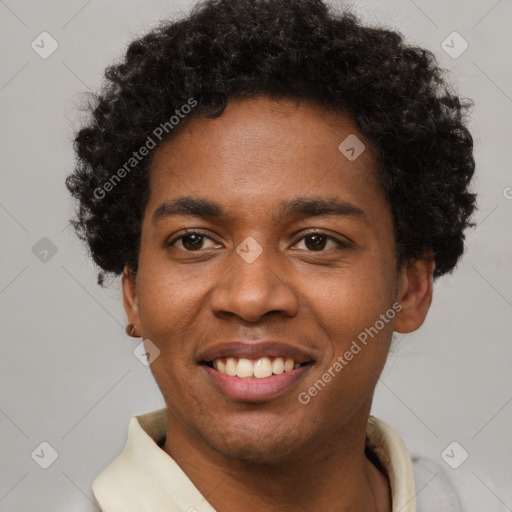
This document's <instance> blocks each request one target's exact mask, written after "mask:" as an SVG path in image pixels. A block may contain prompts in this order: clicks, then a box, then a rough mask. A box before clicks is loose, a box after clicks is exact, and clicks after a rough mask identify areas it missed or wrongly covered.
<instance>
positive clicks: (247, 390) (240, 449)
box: [125, 97, 398, 461]
mask: <svg viewBox="0 0 512 512" xmlns="http://www.w3.org/2000/svg"><path fill="white" fill-rule="evenodd" d="M189 121H190V122H188V123H187V124H186V125H184V126H183V131H181V132H179V133H178V134H177V135H176V136H175V138H173V139H172V140H170V141H168V142H166V143H164V144H162V145H161V146H160V147H159V148H157V149H156V150H155V155H154V160H153V162H152V166H151V175H150V198H149V202H148V205H147V208H146V210H145V215H144V219H143V226H142V239H141V250H140V260H139V268H138V274H137V279H136V288H135V292H134V293H135V295H134V304H133V305H132V306H133V307H132V309H131V310H130V313H129V317H130V320H131V321H132V323H135V324H136V325H137V327H138V330H139V331H140V332H141V334H142V337H143V338H144V339H149V340H151V342H152V343H154V344H155V345H156V346H157V347H158V349H159V350H160V355H159V356H158V357H157V358H156V359H155V360H154V362H153V363H152V365H151V369H152V372H153V374H154V377H155V379H156V381H157V383H158V386H159V387H160V389H161V391H162V393H163V396H164V398H165V401H166V404H167V406H168V412H169V421H170V422H171V423H172V424H174V425H176V428H182V429H185V430H186V431H187V432H188V434H189V435H191V436H192V438H196V439H200V440H201V442H203V441H204V442H206V443H207V445H208V446H209V447H211V448H213V449H215V450H216V451H218V452H220V453H221V454H223V455H226V456H229V457H236V458H245V459H246V460H253V461H277V460H286V459H288V460H292V459H293V457H295V456H297V454H298V453H301V454H302V455H305V454H307V453H308V452H309V453H315V452H314V451H315V449H317V448H318V447H320V446H324V445H325V443H326V439H330V438H332V437H333V436H334V435H335V433H336V432H339V430H340V428H342V427H343V426H344V425H345V426H346V425H347V424H348V423H349V422H350V421H354V418H366V416H365V414H366V415H367V413H368V411H369V407H370V404H371V399H372V395H373V391H374V387H375V384H376V381H377V379H378V376H379V374H380V372H381V370H382V367H383V365H384V363H385V360H386V357H387V353H388V349H389V344H390V339H391V335H392V331H393V320H389V321H387V322H382V321H381V322H379V323H378V324H377V325H378V326H379V327H380V326H381V324H384V326H383V327H382V328H380V329H378V333H377V334H374V335H373V337H370V336H368V342H367V345H362V344H361V343H360V342H359V343H358V344H359V345H360V347H361V350H360V351H359V352H358V353H357V354H355V355H354V356H353V358H352V360H350V361H348V362H347V361H346V357H345V353H346V352H347V351H348V350H349V349H350V347H351V346H352V343H353V342H354V341H355V340H357V339H358V335H360V333H362V332H363V331H364V330H365V329H367V328H370V327H374V326H375V324H376V322H377V321H378V320H379V319H380V318H382V317H381V316H380V315H383V314H385V313H386V311H388V310H389V309H390V308H391V307H392V305H393V303H394V302H395V301H396V298H397V283H398V278H397V275H396V272H395V267H396V256H395V249H394V237H393V224H392V217H391V212H390V208H389V205H388V204H387V202H386V199H385V197H384V194H383V192H382V191H381V189H380V187H379V185H378V181H377V176H376V164H375V161H374V158H373V155H372V153H371V150H370V148H369V146H368V145H366V150H365V151H363V153H362V154H360V156H358V157H357V158H356V159H355V160H352V161H351V160H350V159H349V158H347V155H348V156H350V157H352V151H350V148H348V151H346V150H345V151H344V152H342V151H341V150H340V149H338V146H339V145H340V143H341V142H342V141H344V140H345V139H346V138H347V137H348V136H353V135H356V136H357V137H358V138H359V140H360V141H363V140H364V139H363V136H362V135H361V134H360V133H359V132H358V130H357V128H356V126H355V125H354V123H353V122H352V121H351V120H350V119H349V118H345V117H342V116H340V115H339V114H334V113H332V112H328V111H325V110H323V109H322V108H320V107H317V106H314V105H312V104H307V103H302V104H300V106H297V104H296V103H294V102H291V101H284V100H281V101H279V102H276V101H272V100H270V99H267V98H264V97H259V98H254V99H249V100H238V101H232V102H230V103H228V106H227V108H226V110H225V111H224V113H223V114H222V115H221V116H220V117H218V118H216V119H206V118H203V117H197V118H194V119H190V120H189ZM350 140H351V139H349V141H350ZM345 149H346V148H345ZM356 150H357V148H356ZM181 197H187V198H191V199H197V200H198V199H201V200H205V201H210V202H212V203H216V204H217V205H218V206H219V207H220V209H222V211H223V212H225V216H217V215H213V214H215V213H218V212H215V211H210V212H209V213H210V215H208V216H202V215H198V211H197V210H196V214H181V215H179V214H176V213H173V209H172V208H171V205H172V204H173V202H174V201H176V200H177V199H178V198H181ZM311 200H317V201H319V200H320V201H322V200H323V201H332V203H331V204H334V202H333V201H338V202H339V204H340V205H341V208H340V210H339V213H338V214H333V213H330V214H322V215H315V213H319V210H315V208H307V207H303V208H298V207H297V206H300V205H302V206H304V205H305V204H306V203H307V202H308V201H311ZM164 202H167V203H165V204H166V207H163V206H162V204H164ZM294 203H295V206H296V208H295V209H294V210H292V209H291V208H288V211H286V209H285V208H284V207H285V206H288V207H290V205H293V204H294ZM155 212H157V214H156V216H155ZM185 230H188V231H197V232H198V233H199V235H197V234H195V235H194V234H192V235H191V234H190V232H189V233H188V234H187V233H185ZM183 235H186V236H185V238H180V237H182V236H183ZM328 236H332V237H333V239H329V238H326V237H328ZM335 239H337V240H339V242H336V241H335ZM260 251H261V252H260ZM125 293H126V291H125ZM134 311H135V313H134ZM372 332H374V331H372ZM230 342H233V343H234V342H237V343H236V344H230ZM260 342H270V343H268V344H266V345H264V346H261V345H260ZM273 342H276V343H281V344H284V345H285V346H280V345H275V344H274V343H273ZM279 356H282V357H283V362H284V361H285V360H286V358H287V357H288V358H291V359H295V360H298V362H300V363H305V364H303V365H302V366H301V367H299V368H297V369H295V370H292V371H288V372H286V371H284V372H282V373H279V374H272V376H269V377H262V378H257V377H254V376H253V377H245V378H243V377H239V376H229V375H225V374H221V372H220V371H219V370H216V369H214V368H213V367H212V366H213V362H212V361H211V359H212V358H214V357H216V358H218V359H219V360H220V365H221V367H222V365H223V364H227V363H228V360H227V358H228V357H233V358H234V362H233V361H231V362H230V363H229V365H230V366H231V367H232V366H233V364H235V365H236V364H238V359H239V358H242V359H247V358H248V359H252V360H253V362H256V361H257V360H260V359H263V358H265V357H268V358H269V361H264V362H259V363H257V364H256V365H257V366H259V370H258V372H259V371H261V372H262V374H265V372H267V373H268V368H269V363H270V366H271V367H272V364H273V363H275V361H276V358H278V357H279ZM338 357H341V358H343V360H344V361H345V362H346V364H344V365H343V369H342V370H341V371H334V370H333V369H334V368H339V366H338V367H337V366H336V365H335V362H336V361H337V360H338V361H339V359H338ZM296 362H297V361H296ZM215 366H218V361H217V362H215ZM280 366H281V364H280V362H279V361H277V363H275V368H276V372H278V371H279V369H280ZM240 368H242V369H241V370H240V371H243V368H246V369H247V364H245V365H244V364H242V366H241V367H240ZM249 368H251V367H249ZM329 369H331V375H333V374H334V376H332V378H331V379H330V382H328V383H326V384H325V386H321V385H318V384H317V388H320V391H318V392H317V394H316V396H311V395H310V398H311V399H310V401H309V402H308V403H307V404H304V403H301V401H299V397H300V396H302V402H305V401H307V399H306V398H305V395H304V392H306V393H307V392H308V389H309V388H310V387H311V386H313V385H314V383H315V382H317V381H318V380H319V379H320V380H321V379H322V376H323V375H324V374H325V373H326V372H328V371H329ZM249 372H250V370H249ZM324 382H325V381H324ZM301 393H302V395H301ZM364 421H366V420H364ZM362 423H363V422H361V424H362ZM178 426H179V427H178Z"/></svg>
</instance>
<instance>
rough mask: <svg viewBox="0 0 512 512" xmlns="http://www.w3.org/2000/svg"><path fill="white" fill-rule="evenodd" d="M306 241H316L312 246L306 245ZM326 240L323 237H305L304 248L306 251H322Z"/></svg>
mask: <svg viewBox="0 0 512 512" xmlns="http://www.w3.org/2000/svg"><path fill="white" fill-rule="evenodd" d="M308 240H316V241H315V242H313V244H308ZM325 242H326V238H325V237H324V236H323V235H310V236H308V237H306V247H307V248H308V249H319V248H320V249H323V248H324V247H325Z"/></svg>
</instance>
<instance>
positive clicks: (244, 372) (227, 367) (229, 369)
mask: <svg viewBox="0 0 512 512" xmlns="http://www.w3.org/2000/svg"><path fill="white" fill-rule="evenodd" d="M312 363H313V361H308V362H305V363H299V362H296V361H294V360H293V359H292V358H290V357H260V358H258V359H245V358H238V357H220V358H216V359H214V360H213V361H203V364H205V365H206V366H208V367H210V368H213V369H215V370H217V371H218V372H219V373H222V374H223V375H228V376H230V377H239V378H241V379H250V378H252V379H265V378H268V377H271V376H272V375H280V374H281V373H287V372H292V371H293V370H296V369H298V368H301V367H302V366H306V365H309V364H312Z"/></svg>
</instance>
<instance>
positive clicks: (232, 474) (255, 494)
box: [163, 412, 391, 512]
mask: <svg viewBox="0 0 512 512" xmlns="http://www.w3.org/2000/svg"><path fill="white" fill-rule="evenodd" d="M367 421H368V413H367V412H363V414H362V415H359V416H357V417H353V418H352V419H351V420H350V422H348V423H347V424H346V425H344V426H343V427H342V428H341V429H340V430H339V431H338V432H337V434H336V436H334V437H335V438H334V439H333V440H332V442H330V443H326V442H325V439H323V440H321V443H319V445H318V446H315V447H312V449H311V450H308V453H302V454H297V455H296V456H294V457H292V458H288V459H287V460H285V461H280V462H278V463H272V464H270V463H268V464H262V463H252V462H246V461H243V460H239V459H233V458H229V457H226V456H224V455H223V454H222V453H220V452H219V451H218V450H216V449H214V448H213V447H211V446H210V445H208V444H207V443H205V442H204V440H203V439H201V438H199V437H198V436H197V435H195V434H194V433H193V432H191V431H189V430H187V429H185V428H184V426H183V425H182V424H181V423H180V422H178V421H176V419H175V418H173V417H172V416H171V415H169V416H168V424H167V432H168V433H169V432H170V433H171V434H170V435H167V437H166V441H165V444H164V446H163V449H164V451H166V452H167V453H168V454H169V455H170V456H171V457H172V458H173V459H174V460H175V461H176V462H177V463H178V464H179V465H180V466H181V468H182V469H183V471H184V472H185V473H186V474H187V476H188V477H189V478H190V480H191V481H192V482H193V484H194V485H195V486H196V487H197V489H199V491H200V492H201V493H202V495H203V496H204V497H205V498H206V499H207V500H208V502H209V503H210V504H211V505H212V507H213V508H214V509H215V510H217V511H218V512H238V511H240V510H244V511H245V512H258V511H261V510H266V511H268V512H288V511H290V512H291V511H296V510H297V509H302V510H317V511H326V512H327V511H329V512H348V511H353V510H361V511H365V512H390V511H391V499H390V492H389V484H388V480H387V478H386V477H385V476H384V475H383V474H382V473H381V472H380V471H379V470H378V469H377V468H376V467H375V466H374V465H373V464H372V463H371V462H370V461H369V460H368V459H367V458H366V456H365V453H364V448H365V436H366V424H367Z"/></svg>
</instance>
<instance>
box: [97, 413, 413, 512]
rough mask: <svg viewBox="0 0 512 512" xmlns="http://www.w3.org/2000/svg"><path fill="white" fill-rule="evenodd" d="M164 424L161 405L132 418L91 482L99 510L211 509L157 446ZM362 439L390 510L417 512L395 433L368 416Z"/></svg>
mask: <svg viewBox="0 0 512 512" xmlns="http://www.w3.org/2000/svg"><path fill="white" fill-rule="evenodd" d="M166 428H167V422H166V409H165V408H163V409H158V410H156V411H152V412H149V413H146V414H141V415H138V416H134V417H132V418H131V420H130V424H129V427H128V440H127V442H126V445H125V447H124V449H123V451H122V452H121V454H120V455H119V457H117V459H115V460H114V461H113V462H112V463H111V464H110V465H109V466H107V467H106V468H105V469H104V470H103V471H102V472H101V473H100V474H99V476H98V477H97V478H96V479H95V480H94V482H93V485H92V490H93V494H94V497H95V498H96V500H97V502H98V504H99V505H100V507H101V510H102V511H103V512H141V511H142V510H143V511H144V512H161V511H162V510H166V511H168V512H187V511H194V512H215V509H214V508H212V506H211V505H210V504H209V503H208V502H207V501H206V499H205V498H204V497H203V496H202V494H201V493H200V492H199V490H198V489H197V488H196V487H195V485H194V484H193V483H192V482H191V480H190V479H189V478H188V476H187V475H186V474H185V473H184V472H183V470H182V469H181V467H180V466H179V465H178V464H177V463H176V462H175V461H174V460H173V459H172V458H171V457H170V456H169V455H168V454H167V453H166V452H164V451H163V450H162V449H161V448H160V446H159V445H161V444H162V443H163V441H164V439H165V435H166ZM366 444H367V447H368V448H369V449H370V450H371V451H372V452H373V453H374V454H375V456H376V457H377V458H378V459H379V462H380V464H381V465H382V467H383V468H384V469H385V471H386V473H387V475H388V478H389V481H390V487H391V500H392V512H417V511H416V500H415V487H414V473H413V469H412V464H411V459H410V457H409V454H408V452H407V449H406V447H405V445H404V444H403V442H402V440H401V439H400V437H399V436H398V434H397V433H396V432H395V431H394V430H393V429H392V428H391V427H390V426H389V425H388V424H387V423H385V422H383V421H382V420H379V419H377V418H375V417H374V416H370V417H369V418H368V426H367V431H366Z"/></svg>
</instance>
